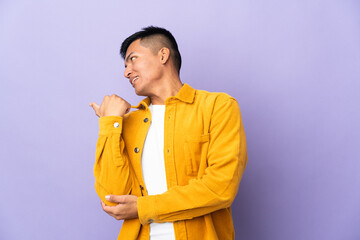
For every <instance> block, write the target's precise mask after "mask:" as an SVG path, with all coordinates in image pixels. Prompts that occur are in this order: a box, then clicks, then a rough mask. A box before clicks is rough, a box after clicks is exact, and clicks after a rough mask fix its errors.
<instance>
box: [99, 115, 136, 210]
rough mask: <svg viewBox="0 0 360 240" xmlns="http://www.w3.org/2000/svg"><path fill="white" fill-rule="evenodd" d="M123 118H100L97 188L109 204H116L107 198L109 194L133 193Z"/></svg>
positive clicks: (102, 198)
mask: <svg viewBox="0 0 360 240" xmlns="http://www.w3.org/2000/svg"><path fill="white" fill-rule="evenodd" d="M122 125H123V118H122V117H117V116H107V117H101V118H99V128H100V131H99V138H98V141H97V144H96V153H95V165H94V176H95V190H96V192H97V194H98V195H99V197H100V198H101V200H103V201H104V202H105V203H106V204H107V205H111V206H113V205H116V203H112V202H109V201H107V200H106V199H105V196H106V195H108V194H114V195H127V194H130V193H131V187H132V179H131V176H132V174H131V171H130V167H129V161H128V154H127V152H126V148H125V143H124V140H123V138H122V136H121V135H122V134H121V133H122Z"/></svg>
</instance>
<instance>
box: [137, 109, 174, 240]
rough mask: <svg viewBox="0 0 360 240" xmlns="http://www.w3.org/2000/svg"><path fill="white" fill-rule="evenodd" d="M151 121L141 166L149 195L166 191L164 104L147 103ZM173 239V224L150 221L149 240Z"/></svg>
mask: <svg viewBox="0 0 360 240" xmlns="http://www.w3.org/2000/svg"><path fill="white" fill-rule="evenodd" d="M149 109H150V111H151V123H150V127H149V131H148V133H147V135H146V138H145V143H144V149H143V152H142V156H141V166H142V172H143V178H144V182H145V186H146V189H147V191H148V194H149V195H155V194H161V193H163V192H166V191H167V184H166V173H165V160H164V117H165V105H152V104H150V105H149ZM172 239H174V240H175V232H174V226H173V223H172V222H168V223H150V240H172Z"/></svg>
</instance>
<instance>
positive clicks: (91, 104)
mask: <svg viewBox="0 0 360 240" xmlns="http://www.w3.org/2000/svg"><path fill="white" fill-rule="evenodd" d="M89 106H90V107H92V108H93V109H94V111H95V114H96V115H97V116H98V117H100V112H99V109H100V106H99V105H97V104H96V103H94V102H91V103H90V104H89Z"/></svg>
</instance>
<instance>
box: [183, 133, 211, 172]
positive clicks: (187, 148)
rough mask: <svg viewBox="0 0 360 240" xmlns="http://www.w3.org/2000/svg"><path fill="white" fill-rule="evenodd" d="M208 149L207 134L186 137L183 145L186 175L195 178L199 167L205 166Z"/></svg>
mask: <svg viewBox="0 0 360 240" xmlns="http://www.w3.org/2000/svg"><path fill="white" fill-rule="evenodd" d="M208 147H209V134H206V135H187V136H186V137H185V143H184V153H185V164H186V174H187V175H190V176H196V175H197V174H198V171H199V166H200V165H201V166H202V165H204V164H205V166H206V165H207V161H206V156H207V151H208Z"/></svg>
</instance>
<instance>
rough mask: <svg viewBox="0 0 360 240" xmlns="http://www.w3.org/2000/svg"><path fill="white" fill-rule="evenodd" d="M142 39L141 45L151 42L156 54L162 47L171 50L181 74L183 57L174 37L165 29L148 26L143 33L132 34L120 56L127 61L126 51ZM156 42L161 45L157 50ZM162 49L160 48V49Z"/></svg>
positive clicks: (122, 45) (122, 46) (175, 65)
mask: <svg viewBox="0 0 360 240" xmlns="http://www.w3.org/2000/svg"><path fill="white" fill-rule="evenodd" d="M138 39H140V42H141V43H144V45H147V44H146V41H147V40H149V46H150V48H152V50H153V52H154V53H157V52H158V51H159V50H160V49H161V48H162V47H167V48H169V50H170V57H171V59H172V61H173V63H174V67H175V69H176V70H177V71H178V73H179V72H180V68H181V55H180V52H179V49H178V45H177V43H176V40H175V38H174V36H173V35H172V34H171V33H170V32H169V31H168V30H166V29H165V28H160V27H154V26H148V27H145V28H143V29H142V30H141V31H139V32H136V33H134V34H132V35H131V36H130V37H128V38H126V39H125V40H124V42H123V43H122V44H121V48H120V55H121V57H122V58H123V59H125V55H126V51H127V49H128V48H129V46H130V44H131V43H132V42H134V41H135V40H138ZM154 41H156V42H157V43H159V44H156V45H157V46H158V47H157V48H156V49H155V47H156V46H155V47H154V45H155V44H154ZM159 47H160V48H159Z"/></svg>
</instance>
